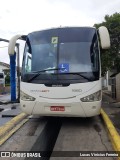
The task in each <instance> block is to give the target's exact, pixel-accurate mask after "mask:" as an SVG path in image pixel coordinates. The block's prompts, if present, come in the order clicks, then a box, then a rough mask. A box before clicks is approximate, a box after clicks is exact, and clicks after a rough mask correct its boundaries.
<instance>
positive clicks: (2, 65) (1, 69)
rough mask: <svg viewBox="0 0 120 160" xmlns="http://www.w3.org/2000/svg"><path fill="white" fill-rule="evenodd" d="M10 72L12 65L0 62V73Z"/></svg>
mask: <svg viewBox="0 0 120 160" xmlns="http://www.w3.org/2000/svg"><path fill="white" fill-rule="evenodd" d="M6 69H7V70H9V69H10V65H9V64H7V63H4V62H0V72H4V70H6Z"/></svg>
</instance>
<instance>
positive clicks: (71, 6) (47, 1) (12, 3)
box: [0, 0, 120, 64]
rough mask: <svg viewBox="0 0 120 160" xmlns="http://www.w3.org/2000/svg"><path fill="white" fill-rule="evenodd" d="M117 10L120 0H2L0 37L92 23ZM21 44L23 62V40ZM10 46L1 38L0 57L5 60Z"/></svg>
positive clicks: (102, 19)
mask: <svg viewBox="0 0 120 160" xmlns="http://www.w3.org/2000/svg"><path fill="white" fill-rule="evenodd" d="M115 12H118V13H120V0H114V1H113V0H99V1H98V0H0V38H4V39H8V40H9V39H11V38H12V36H14V35H16V34H28V33H30V32H32V31H36V30H42V29H46V28H53V27H60V26H63V27H64V26H93V25H94V24H95V23H101V22H102V21H104V16H105V15H107V14H108V15H112V14H114V13H115ZM18 42H20V41H18ZM20 44H21V45H20V64H21V63H22V56H23V50H24V43H22V42H20ZM7 46H8V44H7V43H3V42H0V61H2V62H5V63H9V56H8V47H7Z"/></svg>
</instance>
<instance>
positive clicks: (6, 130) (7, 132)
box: [0, 113, 28, 145]
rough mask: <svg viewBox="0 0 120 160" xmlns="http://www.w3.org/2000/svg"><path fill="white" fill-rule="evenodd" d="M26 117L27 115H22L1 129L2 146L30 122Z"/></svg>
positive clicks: (0, 139)
mask: <svg viewBox="0 0 120 160" xmlns="http://www.w3.org/2000/svg"><path fill="white" fill-rule="evenodd" d="M26 117H28V115H27V114H25V113H21V114H19V115H18V116H16V117H14V118H13V119H11V120H10V121H9V122H7V123H6V124H5V125H3V126H1V127H0V145H2V144H3V142H5V140H7V139H8V138H9V137H10V136H11V135H12V134H13V133H14V132H15V131H17V130H18V129H19V128H20V127H21V126H22V125H23V124H24V123H25V122H27V121H28V119H25V118H26ZM5 137H6V138H5Z"/></svg>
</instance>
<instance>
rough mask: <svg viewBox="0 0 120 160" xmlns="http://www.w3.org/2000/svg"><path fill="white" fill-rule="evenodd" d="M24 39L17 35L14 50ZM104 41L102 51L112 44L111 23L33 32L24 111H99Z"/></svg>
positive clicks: (72, 114) (79, 114)
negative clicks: (101, 56) (101, 52)
mask: <svg viewBox="0 0 120 160" xmlns="http://www.w3.org/2000/svg"><path fill="white" fill-rule="evenodd" d="M19 37H20V35H18V36H17V38H15V37H13V38H12V39H11V41H10V47H9V48H11V47H13V46H14V45H13V41H14V43H15V39H18V38H19ZM99 39H100V44H99ZM100 45H101V47H102V49H107V48H109V47H110V39H109V33H108V30H107V28H106V27H100V28H99V29H98V30H97V29H95V28H93V27H64V28H54V29H48V30H42V31H36V32H32V33H30V34H28V35H27V36H26V45H25V49H24V55H23V63H22V74H21V97H20V105H21V109H22V110H23V111H24V112H26V113H27V114H32V115H36V114H37V115H42V116H68V117H75V116H76V117H91V116H96V115H99V114H100V109H101V98H102V96H101V64H100ZM9 53H10V51H9Z"/></svg>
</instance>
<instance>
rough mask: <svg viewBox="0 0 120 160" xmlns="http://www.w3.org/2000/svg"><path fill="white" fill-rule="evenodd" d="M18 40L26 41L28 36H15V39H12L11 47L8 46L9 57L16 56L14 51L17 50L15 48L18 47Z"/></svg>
mask: <svg viewBox="0 0 120 160" xmlns="http://www.w3.org/2000/svg"><path fill="white" fill-rule="evenodd" d="M18 39H21V40H24V41H26V39H27V36H26V35H15V36H13V37H12V38H11V39H10V41H9V45H8V54H9V55H14V53H15V51H14V50H15V46H16V41H17V40H18Z"/></svg>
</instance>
